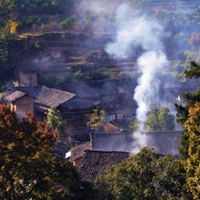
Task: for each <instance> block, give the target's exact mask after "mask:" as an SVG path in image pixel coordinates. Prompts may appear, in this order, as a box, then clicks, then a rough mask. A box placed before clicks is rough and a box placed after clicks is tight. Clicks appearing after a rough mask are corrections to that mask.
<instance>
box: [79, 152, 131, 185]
mask: <svg viewBox="0 0 200 200" xmlns="http://www.w3.org/2000/svg"><path fill="white" fill-rule="evenodd" d="M129 156H130V154H129V153H127V152H113V151H110V152H106V151H93V150H92V151H90V150H87V151H86V152H85V155H84V159H83V162H82V165H81V167H80V168H79V169H78V170H79V172H80V175H81V177H82V179H83V181H88V182H91V181H94V180H95V179H96V178H97V177H98V176H99V175H102V174H105V173H106V171H107V170H108V169H109V168H110V167H112V166H114V165H116V164H118V163H120V162H122V161H123V160H125V159H127V158H128V157H129Z"/></svg>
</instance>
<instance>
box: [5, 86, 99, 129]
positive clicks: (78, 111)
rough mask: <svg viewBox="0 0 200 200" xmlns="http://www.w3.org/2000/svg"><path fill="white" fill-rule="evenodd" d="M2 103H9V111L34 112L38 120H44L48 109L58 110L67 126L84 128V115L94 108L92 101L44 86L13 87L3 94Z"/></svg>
mask: <svg viewBox="0 0 200 200" xmlns="http://www.w3.org/2000/svg"><path fill="white" fill-rule="evenodd" d="M3 98H4V102H6V103H7V102H9V103H11V109H12V110H15V111H18V112H20V113H22V112H23V113H24V112H27V111H31V112H34V113H35V114H36V115H37V116H38V117H39V118H40V119H45V117H46V114H47V113H48V109H49V108H52V107H54V108H57V109H58V110H60V112H61V114H62V116H63V118H65V119H66V120H67V121H68V125H70V124H71V125H72V126H74V127H81V126H86V117H85V115H86V114H89V113H91V112H92V110H93V109H94V108H95V104H94V102H93V101H91V100H89V99H84V98H81V97H79V96H77V95H76V94H73V93H70V92H67V91H62V90H58V89H54V88H48V87H45V86H31V87H15V88H13V91H11V92H9V93H8V92H6V93H5V94H3Z"/></svg>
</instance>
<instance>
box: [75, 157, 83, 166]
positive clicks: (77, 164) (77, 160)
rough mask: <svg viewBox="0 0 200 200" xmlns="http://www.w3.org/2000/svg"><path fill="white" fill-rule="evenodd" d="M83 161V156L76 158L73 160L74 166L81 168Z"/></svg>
mask: <svg viewBox="0 0 200 200" xmlns="http://www.w3.org/2000/svg"><path fill="white" fill-rule="evenodd" d="M82 162H83V157H79V158H77V159H75V160H74V161H73V164H74V166H76V167H77V168H79V167H80V166H81V165H82Z"/></svg>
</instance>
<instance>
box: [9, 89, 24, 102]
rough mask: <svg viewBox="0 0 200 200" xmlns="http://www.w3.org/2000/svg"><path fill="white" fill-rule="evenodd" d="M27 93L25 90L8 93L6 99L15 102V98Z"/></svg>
mask: <svg viewBox="0 0 200 200" xmlns="http://www.w3.org/2000/svg"><path fill="white" fill-rule="evenodd" d="M25 95H26V94H25V93H24V92H20V91H15V92H13V93H12V94H10V95H8V96H7V97H6V98H5V99H6V100H7V101H9V102H14V101H15V100H17V99H19V98H21V97H23V96H25Z"/></svg>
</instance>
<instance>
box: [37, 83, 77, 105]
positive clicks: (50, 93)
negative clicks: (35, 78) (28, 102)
mask: <svg viewBox="0 0 200 200" xmlns="http://www.w3.org/2000/svg"><path fill="white" fill-rule="evenodd" d="M74 96H75V94H73V93H70V92H66V91H62V90H58V89H53V88H47V87H44V86H43V87H42V89H41V90H40V92H39V94H38V95H37V97H36V98H37V99H36V101H35V102H36V103H40V104H43V105H46V106H49V107H57V106H59V105H60V104H62V103H64V102H66V101H68V100H70V99H71V98H73V97H74Z"/></svg>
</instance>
